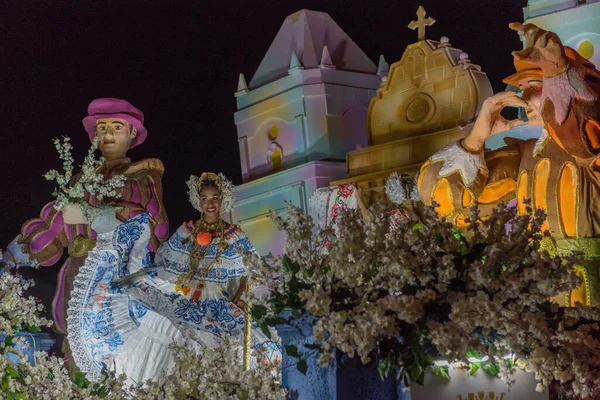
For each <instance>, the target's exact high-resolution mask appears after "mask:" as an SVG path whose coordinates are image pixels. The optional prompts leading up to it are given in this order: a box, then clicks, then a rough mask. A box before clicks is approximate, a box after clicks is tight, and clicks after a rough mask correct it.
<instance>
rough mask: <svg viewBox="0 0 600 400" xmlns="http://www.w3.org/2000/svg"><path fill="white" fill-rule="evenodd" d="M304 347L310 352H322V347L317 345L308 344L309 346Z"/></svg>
mask: <svg viewBox="0 0 600 400" xmlns="http://www.w3.org/2000/svg"><path fill="white" fill-rule="evenodd" d="M302 346H304V347H305V348H307V349H309V350H320V349H321V345H320V344H317V343H307V344H303V345H302Z"/></svg>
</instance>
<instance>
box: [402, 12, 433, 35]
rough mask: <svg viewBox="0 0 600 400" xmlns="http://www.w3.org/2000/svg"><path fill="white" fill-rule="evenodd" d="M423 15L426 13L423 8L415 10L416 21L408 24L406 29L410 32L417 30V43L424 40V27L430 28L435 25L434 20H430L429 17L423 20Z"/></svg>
mask: <svg viewBox="0 0 600 400" xmlns="http://www.w3.org/2000/svg"><path fill="white" fill-rule="evenodd" d="M425 14H426V11H425V9H424V8H423V6H419V8H418V9H417V17H418V18H417V20H416V21H411V22H410V24H408V27H409V28H410V29H412V30H415V29H417V36H418V38H419V42H420V41H421V40H425V27H426V26H431V25H433V24H434V23H435V19H433V18H431V17H427V18H425Z"/></svg>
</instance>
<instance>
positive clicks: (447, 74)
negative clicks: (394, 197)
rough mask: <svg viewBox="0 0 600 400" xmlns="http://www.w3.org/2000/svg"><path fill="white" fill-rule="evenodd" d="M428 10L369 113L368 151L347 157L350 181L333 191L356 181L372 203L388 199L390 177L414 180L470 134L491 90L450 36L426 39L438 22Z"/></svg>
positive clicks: (419, 18) (419, 15) (421, 15)
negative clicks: (442, 151) (440, 154)
mask: <svg viewBox="0 0 600 400" xmlns="http://www.w3.org/2000/svg"><path fill="white" fill-rule="evenodd" d="M425 16H426V12H425V9H424V8H423V7H419V9H418V10H417V19H416V20H414V21H412V22H411V23H410V24H409V25H408V27H409V28H411V29H416V30H417V42H415V43H413V44H410V45H408V46H407V48H406V50H405V51H404V54H403V55H402V58H401V59H400V60H399V61H397V62H395V63H393V64H392V65H391V66H390V68H389V74H388V77H387V79H386V80H385V82H384V83H383V84H382V86H381V87H380V88H379V89H378V90H377V94H376V95H375V96H374V98H373V99H371V102H370V105H369V111H368V114H367V137H368V141H369V147H367V148H364V149H359V150H355V151H352V152H350V153H348V156H347V169H348V175H349V178H347V179H343V180H340V181H336V182H332V186H334V185H340V184H344V183H350V182H355V183H357V184H358V185H359V186H360V187H362V188H363V195H364V196H366V197H367V198H365V200H366V201H367V202H368V203H370V202H372V201H374V200H375V199H377V198H380V197H383V196H384V187H385V182H386V180H387V177H388V176H389V175H390V174H391V173H393V172H398V173H406V174H409V175H414V174H415V173H416V172H417V170H418V169H419V167H420V166H421V164H423V163H424V162H425V161H426V160H427V158H429V157H430V156H431V155H432V154H434V153H435V152H436V151H438V150H439V149H441V148H443V147H444V146H446V145H447V144H449V143H451V142H453V141H456V140H458V139H460V138H462V137H464V136H466V135H467V134H468V132H470V130H471V127H472V124H473V122H474V121H475V118H476V117H477V114H478V113H479V109H480V108H481V105H482V103H483V101H484V100H485V99H486V98H488V97H489V96H491V95H492V86H491V84H490V82H489V79H488V78H487V75H486V74H485V72H483V71H481V67H480V66H478V65H475V64H473V63H471V61H470V60H469V57H468V54H467V53H465V52H463V51H462V50H460V49H457V48H454V47H452V46H451V44H450V42H449V40H448V38H447V37H442V38H441V39H440V40H439V41H435V40H429V39H426V38H425V29H426V27H427V26H429V25H432V24H433V23H434V22H435V20H434V19H433V18H431V17H427V18H426V17H425Z"/></svg>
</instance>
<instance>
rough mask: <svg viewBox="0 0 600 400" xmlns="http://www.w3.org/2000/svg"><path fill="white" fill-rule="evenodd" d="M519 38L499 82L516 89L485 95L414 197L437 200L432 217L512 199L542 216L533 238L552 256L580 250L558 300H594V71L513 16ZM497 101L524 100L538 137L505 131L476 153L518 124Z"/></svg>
mask: <svg viewBox="0 0 600 400" xmlns="http://www.w3.org/2000/svg"><path fill="white" fill-rule="evenodd" d="M510 27H511V28H512V29H513V30H516V31H518V32H519V34H520V35H521V36H523V37H524V38H525V42H526V43H525V49H524V50H521V51H516V52H513V56H514V58H515V67H516V70H517V72H516V73H515V74H513V75H511V76H509V77H508V78H506V79H505V80H504V82H505V83H507V84H510V85H512V86H515V87H518V88H519V89H520V93H519V94H518V95H517V93H515V92H511V91H507V92H502V93H498V94H496V95H494V96H492V97H490V98H488V99H487V100H486V101H485V102H484V104H483V106H482V109H481V111H480V113H479V115H478V117H477V120H476V122H475V124H474V126H473V129H472V131H471V132H470V133H469V135H468V136H467V137H466V138H464V139H462V140H460V141H458V142H456V143H452V144H450V145H449V146H447V147H446V148H444V149H443V150H441V151H439V152H437V153H436V154H434V155H433V156H432V157H431V158H430V159H429V160H428V161H427V162H426V163H425V164H424V165H423V166H422V167H421V171H420V176H419V178H418V188H419V194H420V197H421V198H422V200H423V202H424V203H425V204H426V205H432V203H433V202H435V203H437V207H436V210H437V212H438V213H439V215H440V216H442V217H446V218H450V219H451V220H452V221H453V222H455V223H456V224H457V225H459V226H460V225H462V226H464V225H465V218H466V217H467V216H468V215H470V213H469V211H468V209H469V208H471V207H472V206H478V207H479V208H480V209H481V211H482V213H484V214H485V212H487V211H489V210H490V209H491V208H492V207H497V205H498V204H500V203H508V202H510V201H511V200H515V201H516V207H517V210H518V213H519V214H520V215H524V214H526V213H527V209H528V207H527V202H526V201H528V200H530V201H531V202H532V204H531V205H532V208H533V209H534V210H535V209H542V210H543V211H544V212H546V213H547V219H546V221H545V222H544V226H543V229H545V230H549V232H550V235H551V238H548V240H546V239H545V240H544V241H543V242H542V245H543V246H544V248H546V249H547V250H548V251H549V252H550V253H551V254H565V253H566V252H569V251H573V250H576V251H580V252H583V253H584V255H585V257H586V260H587V262H586V265H584V266H580V267H578V274H579V275H580V276H581V277H582V278H583V281H584V284H583V285H582V286H581V288H580V289H578V290H575V291H573V292H571V293H570V294H568V295H567V296H566V299H564V300H563V301H565V302H566V304H570V305H574V304H575V303H576V302H580V303H582V304H585V305H598V304H600V269H599V268H598V267H599V264H598V261H599V260H600V212H599V211H598V210H600V161H599V158H600V102H599V101H598V94H599V93H600V73H599V72H598V71H597V70H596V69H595V68H594V66H593V64H592V63H591V62H589V61H587V60H586V59H584V58H582V57H581V56H579V54H577V52H576V51H574V50H573V49H571V48H569V47H563V45H562V43H561V41H560V39H559V38H558V36H557V35H556V34H554V33H552V32H547V31H545V30H543V29H540V28H538V27H537V26H535V25H532V24H526V25H521V24H520V23H512V24H510ZM506 106H519V107H524V108H525V110H526V113H527V118H528V120H529V124H531V125H542V126H543V128H544V129H543V131H542V135H541V136H540V137H539V139H537V140H535V139H532V140H526V141H524V140H517V139H509V138H506V139H505V142H506V144H507V146H506V147H503V148H500V149H498V150H495V151H484V143H485V140H486V139H487V138H488V137H490V136H491V135H494V134H496V133H499V132H502V131H506V130H508V129H510V128H512V127H513V126H516V125H519V124H521V123H523V121H520V120H512V121H508V120H506V119H504V118H503V117H502V116H501V115H500V112H501V111H502V109H503V108H504V107H506Z"/></svg>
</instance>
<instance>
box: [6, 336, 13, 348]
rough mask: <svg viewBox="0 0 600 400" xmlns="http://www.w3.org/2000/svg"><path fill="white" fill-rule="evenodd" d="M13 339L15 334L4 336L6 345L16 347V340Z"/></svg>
mask: <svg viewBox="0 0 600 400" xmlns="http://www.w3.org/2000/svg"><path fill="white" fill-rule="evenodd" d="M13 339H14V337H13V336H7V337H6V338H4V345H5V346H6V347H14V345H15V342H14V341H13Z"/></svg>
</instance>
